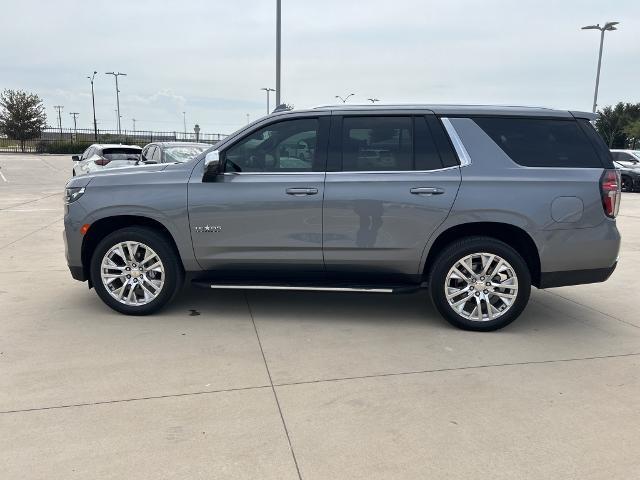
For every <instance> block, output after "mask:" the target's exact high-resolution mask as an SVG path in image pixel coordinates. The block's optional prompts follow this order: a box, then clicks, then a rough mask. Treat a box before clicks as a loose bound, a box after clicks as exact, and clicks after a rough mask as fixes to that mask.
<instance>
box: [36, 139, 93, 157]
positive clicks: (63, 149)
mask: <svg viewBox="0 0 640 480" xmlns="http://www.w3.org/2000/svg"><path fill="white" fill-rule="evenodd" d="M89 145H91V143H89V142H47V141H44V140H41V141H39V142H38V144H37V145H36V151H37V152H38V153H68V154H71V155H75V154H80V153H82V152H84V151H85V150H86V149H87V148H89Z"/></svg>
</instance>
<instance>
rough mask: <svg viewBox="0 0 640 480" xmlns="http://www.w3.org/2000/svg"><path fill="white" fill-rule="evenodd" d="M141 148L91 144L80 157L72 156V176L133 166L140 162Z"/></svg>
mask: <svg viewBox="0 0 640 480" xmlns="http://www.w3.org/2000/svg"><path fill="white" fill-rule="evenodd" d="M141 152H142V148H140V147H139V146H137V145H119V144H93V145H91V146H90V147H89V148H87V149H86V150H85V151H84V153H83V154H82V155H73V156H72V157H71V159H72V160H73V161H74V164H73V176H74V177H75V176H76V175H82V174H85V173H92V172H95V171H97V170H102V169H104V168H116V167H128V166H133V165H136V164H137V163H138V161H139V160H140V153H141Z"/></svg>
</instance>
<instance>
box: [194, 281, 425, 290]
mask: <svg viewBox="0 0 640 480" xmlns="http://www.w3.org/2000/svg"><path fill="white" fill-rule="evenodd" d="M191 283H192V285H194V286H197V287H203V288H211V289H215V290H298V291H312V292H362V293H408V292H415V291H417V290H419V289H420V288H422V287H423V286H422V285H410V284H405V285H336V284H326V285H323V284H314V285H304V284H297V283H291V284H266V283H265V284H248V283H221V282H211V281H202V280H194V281H193V282H191Z"/></svg>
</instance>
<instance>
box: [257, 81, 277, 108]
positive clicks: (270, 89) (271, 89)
mask: <svg viewBox="0 0 640 480" xmlns="http://www.w3.org/2000/svg"><path fill="white" fill-rule="evenodd" d="M260 90H264V91H265V92H267V115H269V112H270V111H271V108H270V103H269V92H275V89H273V88H269V87H263V88H261V89H260ZM276 103H277V102H276ZM276 106H277V105H276Z"/></svg>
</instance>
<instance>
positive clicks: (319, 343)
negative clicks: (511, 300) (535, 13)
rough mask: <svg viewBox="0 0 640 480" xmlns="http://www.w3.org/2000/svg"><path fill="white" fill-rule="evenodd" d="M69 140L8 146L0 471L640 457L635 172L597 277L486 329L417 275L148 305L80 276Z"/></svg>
mask: <svg viewBox="0 0 640 480" xmlns="http://www.w3.org/2000/svg"><path fill="white" fill-rule="evenodd" d="M71 165H72V164H71V160H70V158H69V157H68V156H52V155H42V156H38V155H0V172H2V174H3V176H2V177H0V318H1V319H2V320H1V321H0V478H2V479H3V480H10V479H26V478H28V479H57V478H60V479H65V480H69V479H83V480H86V479H92V480H95V479H105V478H113V479H123V478H126V479H173V478H176V479H178V478H179V479H183V478H188V479H200V478H202V479H205V478H206V479H218V478H229V479H279V480H280V479H297V478H302V479H305V480H307V479H309V480H311V479H318V480H327V479H332V480H333V479H367V480H371V479H411V480H414V479H418V478H420V479H423V478H424V479H436V478H446V479H488V478H490V479H492V480H495V479H509V480H513V479H536V480H539V479H546V478H549V479H580V480H585V479H607V480H610V479H625V480H627V479H631V478H640V455H638V444H640V314H639V313H638V302H639V300H640V294H639V293H638V289H637V285H638V275H639V274H640V194H624V198H623V203H622V208H621V213H620V216H619V228H620V230H621V232H622V235H623V247H622V256H621V263H620V265H619V267H618V269H617V271H616V272H615V273H614V275H613V276H612V278H611V279H610V280H609V281H608V282H606V283H604V284H595V285H586V286H579V287H565V288H559V289H552V290H548V291H538V290H535V289H534V291H533V292H532V298H531V302H530V304H529V307H528V308H527V310H526V311H525V313H524V314H523V315H522V316H521V318H520V319H519V320H518V321H516V323H514V324H512V325H511V326H510V327H508V328H506V329H504V330H502V331H500V332H495V333H485V334H483V333H471V332H463V331H460V330H456V329H454V328H452V327H450V326H449V325H448V324H447V323H445V322H444V321H443V320H442V319H441V318H440V317H439V316H438V315H437V314H436V312H435V310H434V308H433V307H432V306H431V305H430V303H429V301H428V298H427V296H426V294H425V293H417V294H412V295H398V296H387V295H378V294H350V293H341V294H338V293H335V294H327V293H301V292H246V293H245V292H242V291H216V292H209V291H206V290H199V289H186V290H185V291H184V292H183V293H182V294H181V295H180V297H179V298H178V299H177V301H175V302H174V303H173V304H172V305H171V306H170V307H169V308H167V309H166V310H164V311H163V312H161V313H159V314H157V315H154V316H150V317H141V318H137V317H136V318H134V317H125V316H122V315H119V314H116V313H114V312H113V311H111V310H109V309H108V308H107V307H106V306H105V305H103V304H102V302H100V300H99V299H98V298H97V296H96V295H95V293H94V292H93V291H89V290H88V289H87V287H86V285H85V284H82V283H79V282H76V281H74V280H72V279H71V277H70V275H69V272H68V270H67V268H66V264H65V260H64V248H63V243H62V229H63V226H62V215H63V213H62V189H63V187H64V183H65V181H66V179H67V178H68V176H69V175H70V173H71Z"/></svg>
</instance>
